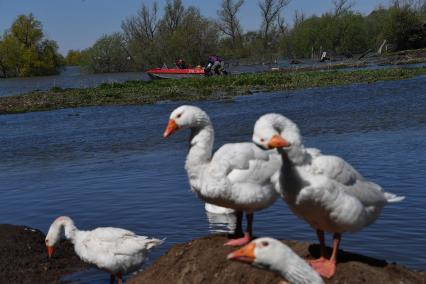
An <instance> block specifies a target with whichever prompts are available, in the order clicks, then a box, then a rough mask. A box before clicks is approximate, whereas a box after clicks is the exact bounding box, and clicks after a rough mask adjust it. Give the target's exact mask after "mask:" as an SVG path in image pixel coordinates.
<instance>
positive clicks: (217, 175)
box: [164, 105, 281, 246]
mask: <svg viewBox="0 0 426 284" xmlns="http://www.w3.org/2000/svg"><path fill="white" fill-rule="evenodd" d="M181 129H190V130H191V136H190V143H189V152H188V155H187V157H186V163H185V169H186V171H187V174H188V178H189V183H190V186H191V190H192V191H193V192H195V193H196V194H197V195H198V197H199V198H200V199H202V200H203V201H205V202H207V203H211V204H213V205H217V206H222V207H226V208H232V209H234V210H236V215H237V224H236V229H235V234H236V235H240V234H242V225H241V223H242V217H243V216H242V215H243V213H242V212H244V211H245V212H246V216H247V230H246V233H245V234H244V236H243V237H242V238H239V239H235V240H231V241H229V242H227V243H226V245H233V246H237V245H242V244H246V243H248V242H249V241H250V239H251V237H252V222H253V212H254V211H257V210H261V209H264V208H266V207H268V206H270V205H271V204H272V203H274V202H275V201H276V199H277V198H278V193H277V190H276V188H275V187H276V185H277V183H278V178H279V169H280V167H281V158H280V156H279V155H277V153H276V151H266V152H265V151H263V150H262V149H260V148H259V147H257V146H256V145H255V144H253V143H251V142H250V143H234V144H225V145H223V146H222V147H221V148H220V149H219V150H217V151H216V153H215V154H214V156H212V147H213V140H214V130H213V125H212V123H211V121H210V118H209V116H208V115H207V114H206V113H205V112H204V111H203V110H201V109H200V108H198V107H195V106H189V105H183V106H180V107H178V108H176V109H175V110H174V111H173V112H172V113H171V115H170V119H169V122H168V125H167V128H166V130H165V132H164V137H169V136H170V135H171V134H172V133H174V132H175V131H177V130H181Z"/></svg>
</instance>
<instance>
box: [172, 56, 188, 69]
mask: <svg viewBox="0 0 426 284" xmlns="http://www.w3.org/2000/svg"><path fill="white" fill-rule="evenodd" d="M175 64H176V67H177V68H178V69H186V68H187V66H186V63H185V61H183V59H182V58H180V57H178V58H176V60H175Z"/></svg>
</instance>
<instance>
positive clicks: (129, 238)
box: [45, 216, 164, 284]
mask: <svg viewBox="0 0 426 284" xmlns="http://www.w3.org/2000/svg"><path fill="white" fill-rule="evenodd" d="M62 230H64V232H65V237H66V238H67V239H69V240H71V242H72V243H73V244H74V250H75V252H76V254H77V255H78V256H79V257H80V258H81V260H83V261H85V262H87V263H91V264H94V265H96V266H97V267H98V268H99V269H102V270H106V271H108V272H109V273H110V283H111V284H112V283H114V281H115V275H117V277H118V283H119V284H121V283H122V282H123V280H122V275H123V274H125V273H128V272H132V271H135V270H137V269H139V268H140V267H141V265H142V263H143V261H144V260H145V258H146V256H147V254H148V251H149V250H150V249H151V248H153V247H155V246H157V245H160V244H162V243H163V242H164V241H163V240H159V239H149V238H148V237H144V236H138V235H136V234H135V233H133V232H132V231H128V230H124V229H120V228H112V227H104V228H97V229H94V230H92V231H80V230H78V229H77V228H76V226H75V225H74V222H73V220H72V219H71V218H70V217H67V216H61V217H58V218H57V219H56V220H55V221H54V222H53V223H52V225H51V226H50V228H49V232H48V233H47V236H46V240H45V243H46V247H47V252H48V255H49V257H52V255H53V253H54V248H55V245H56V244H57V243H58V242H59V240H60V238H61V232H62Z"/></svg>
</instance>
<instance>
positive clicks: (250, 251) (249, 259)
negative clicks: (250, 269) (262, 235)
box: [227, 242, 256, 263]
mask: <svg viewBox="0 0 426 284" xmlns="http://www.w3.org/2000/svg"><path fill="white" fill-rule="evenodd" d="M255 248H256V244H255V243H253V242H251V243H249V244H248V245H245V246H243V247H242V248H240V249H239V250H236V251H234V252H231V253H230V254H228V256H227V258H228V259H229V260H236V261H240V262H245V263H253V262H254V261H255V260H256V256H255V255H254V249H255Z"/></svg>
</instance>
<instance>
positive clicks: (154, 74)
mask: <svg viewBox="0 0 426 284" xmlns="http://www.w3.org/2000/svg"><path fill="white" fill-rule="evenodd" d="M145 72H146V73H148V75H149V77H151V79H182V78H194V77H200V76H204V75H205V73H204V69H203V68H200V67H196V68H188V69H178V68H153V69H149V70H147V71H145Z"/></svg>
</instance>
